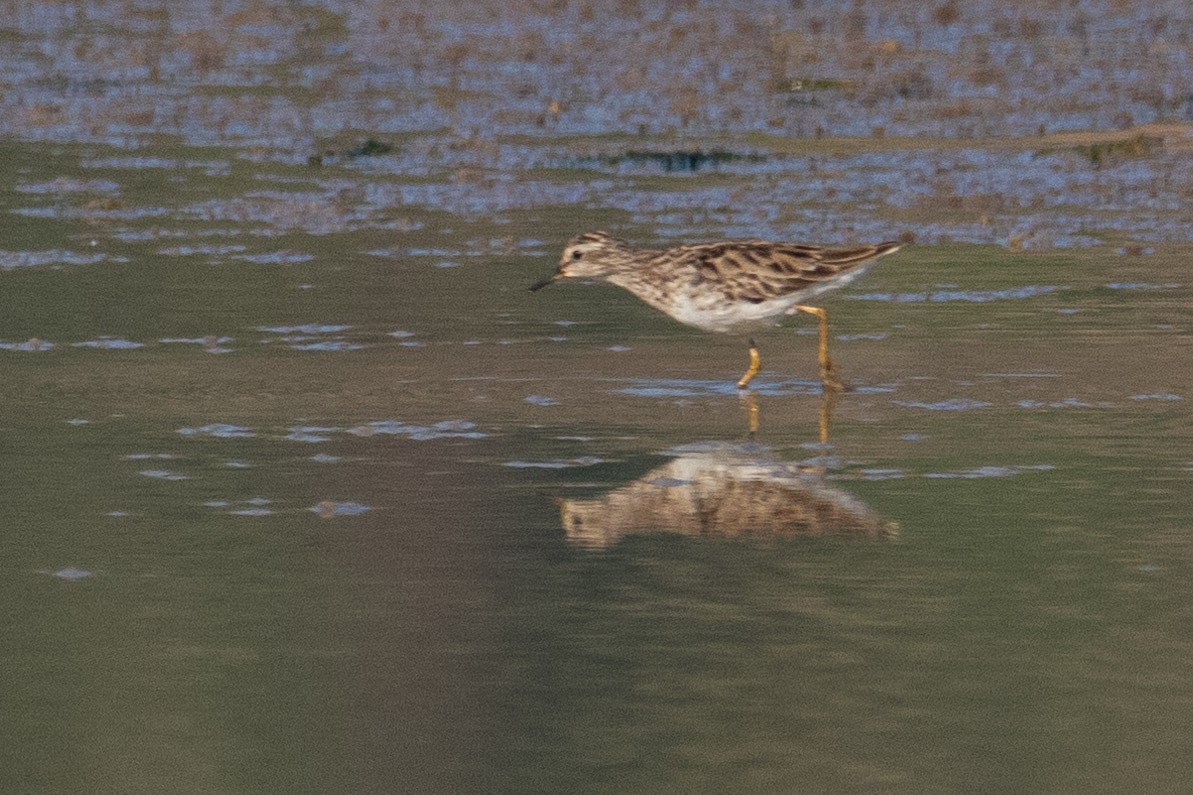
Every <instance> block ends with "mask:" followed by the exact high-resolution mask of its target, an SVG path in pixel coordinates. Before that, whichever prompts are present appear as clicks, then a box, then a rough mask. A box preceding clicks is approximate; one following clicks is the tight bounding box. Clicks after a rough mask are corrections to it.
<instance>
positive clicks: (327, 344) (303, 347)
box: [290, 340, 364, 351]
mask: <svg viewBox="0 0 1193 795" xmlns="http://www.w3.org/2000/svg"><path fill="white" fill-rule="evenodd" d="M363 347H364V345H362V344H361V343H359V342H348V341H346V340H321V341H319V342H296V343H294V344H292V345H291V346H290V348H291V349H292V350H296V351H358V350H360V349H361V348H363Z"/></svg>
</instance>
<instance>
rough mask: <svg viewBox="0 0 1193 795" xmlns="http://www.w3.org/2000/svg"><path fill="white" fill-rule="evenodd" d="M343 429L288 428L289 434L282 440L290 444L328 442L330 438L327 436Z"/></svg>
mask: <svg viewBox="0 0 1193 795" xmlns="http://www.w3.org/2000/svg"><path fill="white" fill-rule="evenodd" d="M341 430H343V428H334V427H322V426H318V425H299V426H295V427H292V428H290V433H288V434H286V435H285V436H283V437H282V438H283V439H285V440H287V441H290V442H309V443H312V444H314V443H318V442H330V441H331V437H330V436H328V435H327V434H329V433H335V432H337V431H341Z"/></svg>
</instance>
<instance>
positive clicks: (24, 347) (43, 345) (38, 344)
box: [0, 337, 55, 353]
mask: <svg viewBox="0 0 1193 795" xmlns="http://www.w3.org/2000/svg"><path fill="white" fill-rule="evenodd" d="M54 347H55V345H54V343H52V342H50V341H49V340H43V339H38V338H37V337H34V338H33V339H29V340H25V341H24V342H5V341H4V340H0V351H25V352H27V353H36V352H38V351H49V350H53V349H54Z"/></svg>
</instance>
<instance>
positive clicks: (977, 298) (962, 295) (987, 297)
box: [841, 284, 1068, 304]
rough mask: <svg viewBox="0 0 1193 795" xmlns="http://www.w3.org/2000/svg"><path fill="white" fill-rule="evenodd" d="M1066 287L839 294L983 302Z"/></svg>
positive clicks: (876, 298)
mask: <svg viewBox="0 0 1193 795" xmlns="http://www.w3.org/2000/svg"><path fill="white" fill-rule="evenodd" d="M1067 289H1068V287H1067V286H1064V285H1056V284H1029V285H1027V286H1025V287H1012V288H1008V289H1005V290H937V291H935V292H931V293H852V294H846V295H843V296H841V297H842V298H847V299H849V300H851V301H887V302H891V303H896V304H918V303H948V302H952V301H964V302H968V303H976V304H984V303H987V302H990V301H1007V300H1017V299H1024V298H1035V297H1036V296H1038V295H1048V294H1049V293H1054V292H1056V291H1058V290H1067Z"/></svg>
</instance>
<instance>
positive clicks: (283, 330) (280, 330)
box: [257, 323, 352, 334]
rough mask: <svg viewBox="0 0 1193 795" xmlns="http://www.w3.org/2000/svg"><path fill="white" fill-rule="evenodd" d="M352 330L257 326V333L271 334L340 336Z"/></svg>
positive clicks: (313, 325)
mask: <svg viewBox="0 0 1193 795" xmlns="http://www.w3.org/2000/svg"><path fill="white" fill-rule="evenodd" d="M350 328H352V326H349V325H339V326H336V325H325V324H322V323H306V324H303V325H301V326H257V331H267V332H269V333H271V334H339V333H340V332H343V331H347V330H348V329H350Z"/></svg>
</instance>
